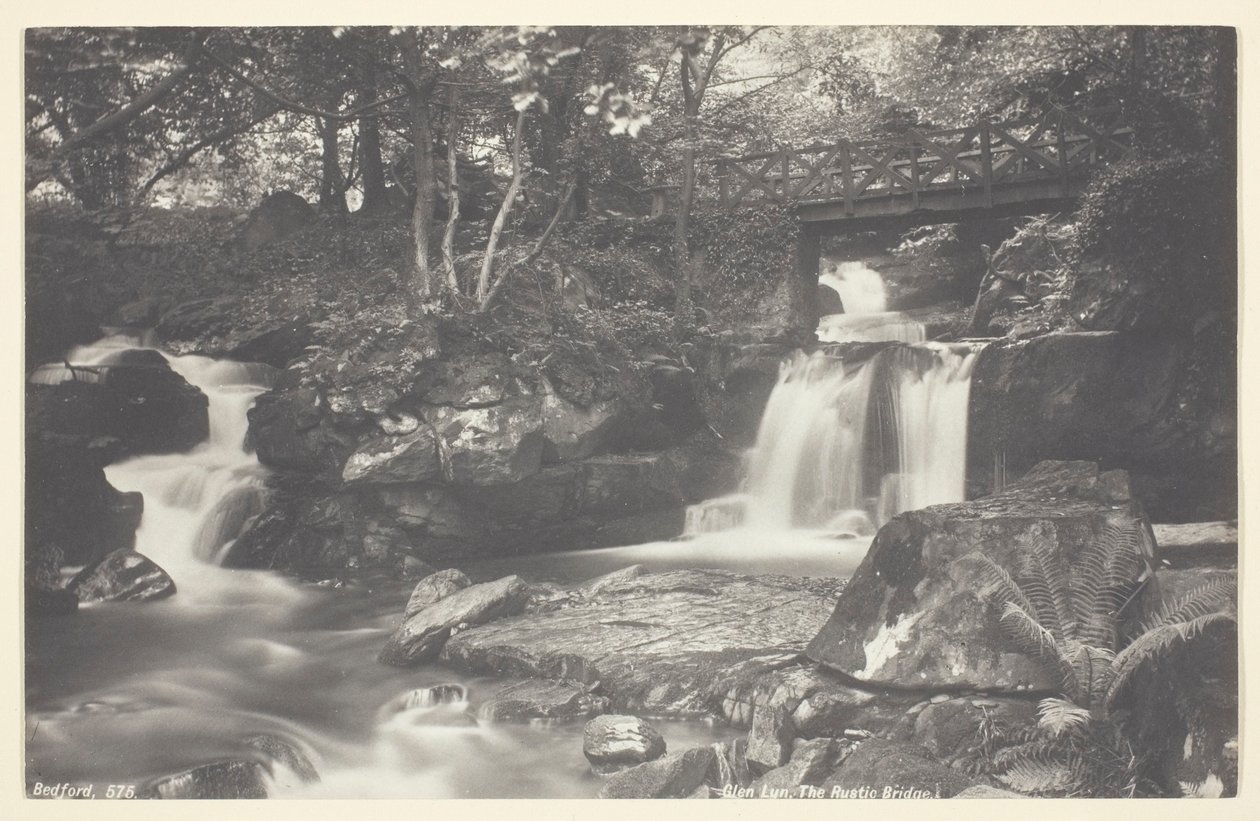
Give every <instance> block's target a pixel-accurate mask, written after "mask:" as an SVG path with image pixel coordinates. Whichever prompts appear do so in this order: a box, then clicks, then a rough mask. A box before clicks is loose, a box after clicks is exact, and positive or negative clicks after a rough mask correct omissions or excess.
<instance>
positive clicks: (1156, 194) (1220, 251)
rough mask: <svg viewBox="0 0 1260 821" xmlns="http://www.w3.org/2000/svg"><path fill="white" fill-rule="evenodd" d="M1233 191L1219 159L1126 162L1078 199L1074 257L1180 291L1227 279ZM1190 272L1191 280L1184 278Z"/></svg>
mask: <svg viewBox="0 0 1260 821" xmlns="http://www.w3.org/2000/svg"><path fill="white" fill-rule="evenodd" d="M1234 190H1235V180H1234V178H1233V175H1232V173H1231V172H1230V171H1229V169H1228V165H1227V163H1226V162H1225V161H1224V160H1223V159H1222V158H1221V157H1219V156H1214V155H1211V154H1185V153H1176V154H1171V155H1166V156H1163V157H1155V158H1151V157H1144V156H1137V157H1133V158H1131V159H1128V160H1125V161H1123V162H1121V163H1118V164H1116V165H1114V166H1112V167H1110V168H1107V169H1106V170H1104V171H1102V172H1100V173H1099V174H1098V175H1097V176H1096V177H1095V178H1094V180H1093V181H1092V183H1091V185H1090V187H1089V189H1088V190H1087V191H1086V193H1085V196H1084V197H1083V199H1082V201H1081V207H1080V210H1079V212H1078V215H1077V221H1078V223H1079V226H1080V239H1079V246H1080V247H1079V255H1080V256H1081V257H1094V258H1100V259H1101V260H1103V261H1104V262H1106V263H1108V264H1117V265H1123V266H1124V267H1125V268H1126V269H1127V270H1130V271H1132V272H1133V273H1134V274H1135V275H1140V276H1143V277H1144V278H1146V279H1148V280H1150V281H1152V282H1155V283H1158V284H1159V285H1160V286H1161V287H1171V288H1174V289H1176V290H1178V291H1179V292H1180V291H1184V290H1186V285H1189V286H1190V287H1194V288H1196V289H1201V287H1202V284H1203V283H1202V280H1203V278H1204V277H1212V276H1214V275H1215V276H1217V277H1224V276H1226V275H1228V277H1227V278H1228V279H1230V280H1232V278H1233V270H1232V267H1233V266H1232V264H1230V263H1231V260H1232V257H1233V253H1234V247H1235V239H1234V231H1235V222H1234V219H1235V211H1234V209H1233V208H1232V207H1230V205H1231V204H1232V202H1233V191H1234ZM1222 205H1224V207H1222ZM1205 263H1206V264H1205ZM1187 268H1189V269H1190V270H1192V271H1194V275H1192V276H1189V277H1185V273H1186V270H1187ZM1181 277H1185V279H1186V280H1188V282H1187V283H1185V284H1183V283H1181V282H1179V281H1178V279H1179V278H1181ZM1187 295H1188V294H1187Z"/></svg>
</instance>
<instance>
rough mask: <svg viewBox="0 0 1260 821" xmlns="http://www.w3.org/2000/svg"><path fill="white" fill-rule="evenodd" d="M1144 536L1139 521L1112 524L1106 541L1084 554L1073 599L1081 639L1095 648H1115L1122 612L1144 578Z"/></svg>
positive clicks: (1082, 552) (1095, 545) (1089, 548)
mask: <svg viewBox="0 0 1260 821" xmlns="http://www.w3.org/2000/svg"><path fill="white" fill-rule="evenodd" d="M1142 542H1143V534H1142V531H1141V530H1140V525H1139V523H1138V522H1132V523H1130V524H1129V526H1127V527H1116V526H1114V525H1108V526H1107V528H1106V529H1105V530H1104V531H1103V535H1102V538H1101V539H1099V540H1098V541H1095V542H1091V543H1090V544H1089V545H1087V546H1086V547H1085V549H1084V550H1083V551H1081V554H1080V557H1079V558H1078V562H1077V564H1078V567H1077V573H1076V591H1075V592H1076V595H1075V596H1073V604H1074V609H1075V611H1076V621H1077V624H1078V629H1077V634H1076V635H1077V638H1079V639H1080V640H1081V641H1082V642H1084V643H1086V644H1091V645H1094V646H1095V647H1114V646H1115V644H1116V640H1117V635H1116V628H1117V626H1118V624H1119V619H1120V611H1121V610H1123V609H1124V606H1125V605H1126V604H1127V603H1128V601H1129V599H1130V598H1131V596H1132V594H1133V593H1134V591H1135V590H1136V589H1137V587H1138V585H1139V583H1140V581H1139V579H1140V578H1141V577H1142V576H1143V574H1142V570H1143V566H1142V565H1143V563H1142V559H1141V556H1142V552H1141V551H1142Z"/></svg>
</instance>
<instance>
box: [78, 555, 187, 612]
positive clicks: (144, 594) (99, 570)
mask: <svg viewBox="0 0 1260 821" xmlns="http://www.w3.org/2000/svg"><path fill="white" fill-rule="evenodd" d="M66 589H68V590H70V591H71V592H72V593H74V594H75V596H77V597H78V599H79V601H80V602H81V603H83V604H90V603H92V602H101V601H149V600H152V599H164V598H167V597H168V596H173V595H175V582H174V581H173V580H172V579H171V577H170V576H169V575H167V573H166V571H165V570H163V569H162V568H160V567H158V566H157V565H156V564H154V563H153V562H152V561H150V560H149V559H148V558H147V557H145V556H143V555H142V554H140V553H137V552H135V551H134V550H115V551H114V552H113V553H110V554H109V555H108V556H105V557H104V558H102V559H101V560H100V561H97V562H95V563H93V564H90V565H88V566H87V567H85V568H83V569H82V570H81V571H79V573H78V575H76V576H75V577H74V578H73V579H71V580H70V583H69V584H67V585H66Z"/></svg>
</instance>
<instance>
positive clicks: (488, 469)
mask: <svg viewBox="0 0 1260 821" xmlns="http://www.w3.org/2000/svg"><path fill="white" fill-rule="evenodd" d="M426 417H427V419H428V421H429V423H430V424H432V425H433V428H434V430H436V431H437V438H438V456H439V458H440V459H441V465H442V478H443V479H444V480H445V481H446V482H448V483H449V484H452V485H474V486H478V485H496V484H507V483H511V482H519V481H520V480H521V479H524V478H525V477H527V476H531V475H533V474H534V473H537V472H538V470H539V468H540V467H541V466H542V455H543V446H544V444H545V442H546V439H545V437H544V435H543V420H542V402H541V401H540V400H539V399H538V398H536V397H520V398H515V399H510V400H507V401H504V402H502V403H500V404H497V405H490V406H488V407H469V408H460V407H452V406H448V405H442V406H438V407H434V408H431V409H429V410H428V411H427V412H426Z"/></svg>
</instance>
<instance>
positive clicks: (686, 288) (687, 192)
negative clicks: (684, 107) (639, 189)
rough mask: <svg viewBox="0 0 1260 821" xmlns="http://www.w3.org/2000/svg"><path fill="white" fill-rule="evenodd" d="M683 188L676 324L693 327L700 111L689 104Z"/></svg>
mask: <svg viewBox="0 0 1260 821" xmlns="http://www.w3.org/2000/svg"><path fill="white" fill-rule="evenodd" d="M682 173H683V178H682V191H681V192H679V195H678V214H677V216H676V217H675V219H674V267H675V272H674V328H675V330H676V331H679V332H681V331H683V330H686V329H687V328H690V327H691V324H692V321H693V318H694V309H693V307H692V302H691V250H690V248H689V247H688V244H687V233H688V231H689V230H690V227H691V202H692V199H694V195H695V186H696V115H695V113H694V111H693V110H692V109H691V107H690V106H688V111H687V113H686V115H685V116H684V118H683V155H682Z"/></svg>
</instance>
